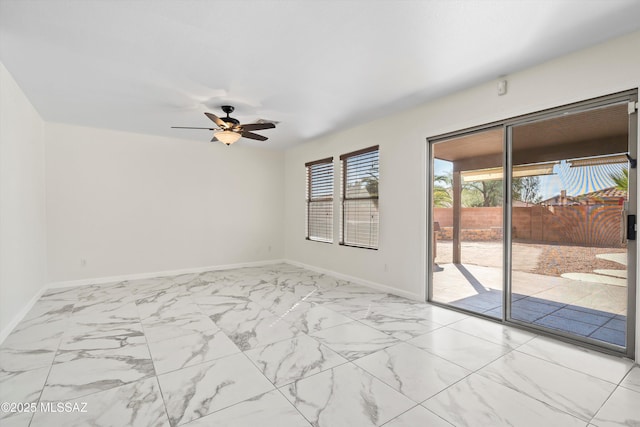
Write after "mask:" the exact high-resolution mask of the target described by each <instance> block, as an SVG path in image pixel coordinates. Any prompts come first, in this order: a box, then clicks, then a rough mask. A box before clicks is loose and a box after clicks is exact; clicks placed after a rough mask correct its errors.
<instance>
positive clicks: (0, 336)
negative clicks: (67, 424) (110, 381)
mask: <svg viewBox="0 0 640 427" xmlns="http://www.w3.org/2000/svg"><path fill="white" fill-rule="evenodd" d="M284 262H286V261H285V260H283V259H273V260H266V261H254V262H241V263H236V264H225V265H213V266H208V267H194V268H183V269H179V270H164V271H156V272H152V273H138V274H126V275H122V276H108V277H97V278H92V279H81V280H69V281H60V282H52V283H47V284H45V285H44V286H42V288H40V290H39V291H38V292H36V294H35V295H34V296H33V298H31V300H29V302H28V303H27V304H26V305H25V306H24V307H23V308H22V310H20V311H19V312H18V314H16V315H15V316H14V318H13V319H12V320H11V321H10V322H9V324H8V325H7V326H5V327H4V328H3V329H2V331H0V344H2V343H3V342H4V340H5V339H6V338H7V337H8V336H9V334H10V333H11V332H12V331H13V329H14V328H15V327H16V326H17V325H18V323H20V322H21V321H22V319H24V317H25V316H26V315H27V313H28V312H29V311H30V310H31V309H32V308H33V306H34V305H35V303H36V302H37V301H38V300H39V299H40V297H41V296H42V294H44V293H45V292H46V291H47V290H48V289H52V288H68V287H72V286H88V285H102V284H106V283H117V282H122V281H125V280H138V279H153V278H155V277H167V276H177V275H180V274H190V273H203V272H205V271H215V270H230V269H233V268H246V267H261V266H264V265H272V264H280V263H284Z"/></svg>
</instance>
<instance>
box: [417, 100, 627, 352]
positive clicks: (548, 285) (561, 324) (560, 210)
mask: <svg viewBox="0 0 640 427" xmlns="http://www.w3.org/2000/svg"><path fill="white" fill-rule="evenodd" d="M636 101H637V93H636V92H635V91H633V92H632V91H630V92H625V93H621V94H616V95H611V96H608V97H603V98H599V99H597V100H591V101H585V102H583V103H579V104H574V105H571V106H567V107H562V108H557V109H553V110H549V111H546V112H541V113H536V114H531V115H529V116H524V117H518V118H515V119H509V120H505V121H503V122H500V123H496V124H495V125H493V126H489V127H484V128H481V129H472V130H467V131H462V132H459V133H452V134H449V135H444V136H441V137H437V138H433V139H430V140H429V156H430V157H429V159H430V165H431V167H430V169H431V174H430V177H429V227H428V229H429V236H428V238H429V240H428V241H429V242H430V245H429V246H428V256H429V265H430V268H429V301H432V302H434V303H438V304H442V305H446V306H450V307H453V308H456V309H461V310H465V311H469V312H472V313H475V314H479V315H483V316H488V317H492V318H495V319H498V320H501V321H503V322H507V323H513V324H518V325H520V326H523V327H526V328H530V329H534V330H537V331H539V332H542V333H546V334H553V335H557V336H559V337H561V338H565V339H570V340H572V341H574V342H576V341H579V342H583V343H585V344H587V345H594V346H599V347H603V348H606V349H608V350H610V351H614V352H617V353H620V354H625V355H627V356H633V349H634V346H635V340H634V336H635V335H634V334H635V327H634V325H635V315H636V313H635V304H636V302H635V301H636V265H635V259H636V250H637V249H636V241H635V238H634V236H633V234H634V233H633V230H630V227H629V221H630V219H629V218H632V217H630V215H634V214H636V212H637V200H636V199H637V183H636V178H635V177H636V174H635V169H632V168H633V167H635V164H634V163H633V159H636V157H637V152H636V151H637V118H636V116H637V112H636V110H635V102H636ZM631 171H633V172H631ZM631 225H633V224H631ZM632 228H633V227H631V229H632Z"/></svg>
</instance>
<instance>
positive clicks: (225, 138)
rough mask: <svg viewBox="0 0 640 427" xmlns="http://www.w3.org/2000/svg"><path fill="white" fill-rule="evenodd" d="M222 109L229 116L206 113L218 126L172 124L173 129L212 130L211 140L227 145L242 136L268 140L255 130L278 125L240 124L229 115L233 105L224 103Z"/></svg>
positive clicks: (269, 123)
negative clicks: (200, 126)
mask: <svg viewBox="0 0 640 427" xmlns="http://www.w3.org/2000/svg"><path fill="white" fill-rule="evenodd" d="M221 108H222V111H223V112H225V113H226V114H227V117H218V116H216V115H215V114H211V113H204V115H205V116H207V117H209V118H210V119H211V121H213V122H214V123H215V124H216V125H217V126H218V127H210V128H196V127H189V126H171V128H172V129H206V130H212V131H214V133H213V138H212V139H211V142H214V141H220V142H222V143H223V144H226V145H227V146H229V145H231V144H233V143H234V142H236V141H237V140H239V139H240V138H249V139H256V140H258V141H266V140H267V139H268V138H267V137H266V136H262V135H258V134H257V133H253V132H252V131H254V130H263V129H273V128H275V127H276V125H275V123H271V122H265V123H248V124H244V125H243V124H240V121H239V120H238V119H234V118H233V117H229V114H231V113H233V111H234V110H235V108H234V107H232V106H231V105H223V106H222V107H221Z"/></svg>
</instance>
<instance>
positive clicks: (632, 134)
mask: <svg viewBox="0 0 640 427" xmlns="http://www.w3.org/2000/svg"><path fill="white" fill-rule="evenodd" d="M624 102H627V103H637V102H638V90H637V89H632V90H627V91H623V92H618V93H614V94H611V95H605V96H601V97H598V98H593V99H588V100H585V101H580V102H576V103H572V104H568V105H564V106H559V107H554V108H550V109H547V110H543V111H539V112H534V113H530V114H525V115H521V116H517V117H512V118H509V119H504V120H499V121H495V122H491V123H487V124H484V125H480V126H474V127H470V128H466V129H462V130H460V131H455V132H448V133H445V134H441V135H436V136H433V137H428V138H427V139H426V142H427V156H428V157H427V164H428V165H429V166H428V168H427V170H428V176H427V177H426V178H427V198H426V201H427V209H426V213H427V218H426V220H427V239H426V242H427V250H426V255H427V260H426V262H427V268H426V272H427V277H426V286H427V293H426V294H427V301H428V302H430V303H432V304H434V305H437V306H441V307H445V308H447V309H452V310H456V311H460V312H464V313H466V314H471V315H474V316H478V317H483V318H486V319H489V320H492V321H497V322H501V323H503V324H507V325H511V326H515V327H518V328H521V329H524V330H528V331H531V332H534V333H538V334H542V335H548V336H552V337H555V338H557V339H559V340H561V341H565V342H569V343H572V344H577V345H580V346H583V347H587V348H592V349H595V350H598V351H602V352H605V353H610V354H615V355H619V356H626V357H629V358H631V359H633V358H634V357H635V355H636V354H635V349H636V333H637V331H636V316H637V313H636V299H637V292H638V289H637V287H638V286H637V270H638V265H637V251H638V245H637V241H636V242H635V243H634V242H632V241H628V242H631V243H628V244H627V260H628V262H627V322H626V323H627V325H626V346H625V348H621V347H618V346H615V345H613V344H609V343H606V342H603V341H597V340H594V339H589V338H586V337H579V336H577V335H573V334H569V333H566V332H562V331H558V330H555V329H550V328H544V327H540V326H536V325H533V324H531V323H527V322H523V321H518V320H516V319H512V317H511V314H512V313H511V299H512V298H511V294H512V277H511V267H512V259H511V257H512V250H511V245H512V229H511V225H512V202H513V201H512V194H511V184H512V163H513V162H512V145H513V127H514V126H518V125H523V124H527V123H533V122H537V121H542V120H547V119H550V118H554V117H560V116H561V115H563V114H577V113H580V112H584V111H588V110H593V109H598V108H606V107H608V106H611V105H614V104H619V103H624ZM629 116H630V117H629V120H628V122H629V133H628V152H629V155H630V156H631V157H632V158H633V159H637V157H638V111H637V110H636V111H635V112H630V113H629ZM498 127H502V128H503V132H504V136H503V171H504V172H503V200H504V204H503V238H502V242H503V262H502V265H503V315H502V319H496V318H495V317H490V316H487V315H483V314H481V313H476V312H473V311H469V310H465V309H463V308H460V307H455V306H451V305H448V304H445V303H439V302H437V301H433V263H434V259H433V241H434V240H433V239H434V231H433V218H434V212H433V203H432V197H433V188H434V185H433V178H434V170H433V169H434V168H433V165H434V162H433V160H434V145H435V144H437V143H438V142H442V141H445V140H449V139H452V138H457V137H461V136H465V135H470V134H473V133H477V132H482V131H486V130H490V129H495V128H498ZM629 172H630V173H629V190H628V194H629V197H628V210H627V212H626V214H634V215H637V213H638V206H637V205H638V200H637V199H638V197H637V192H638V182H637V179H636V174H634V173H631V171H629Z"/></svg>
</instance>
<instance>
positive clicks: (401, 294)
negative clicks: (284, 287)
mask: <svg viewBox="0 0 640 427" xmlns="http://www.w3.org/2000/svg"><path fill="white" fill-rule="evenodd" d="M284 262H286V263H287V264H291V265H295V266H297V267H301V268H306V269H307V270H311V271H316V272H318V273H322V274H327V275H329V276H333V277H337V278H338V279H342V280H347V281H349V282H353V283H357V284H358V285H362V286H366V287H369V288H373V289H375V290H378V291H382V292H386V293H388V294H393V295H397V296H399V297H403V298H408V299H410V300H414V301H420V302H424V298H423V296H422V295H419V294H414V293H413V292H407V291H403V290H401V289H396V288H392V287H391V286H387V285H383V284H381V283H377V282H372V281H370V280H366V279H362V278H360V277H355V276H349V275H348V274H343V273H338V272H337V271H333V270H327V269H325V268H321V267H316V266H315V265H310V264H305V263H303V262H299V261H294V260H290V259H285V260H284Z"/></svg>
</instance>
